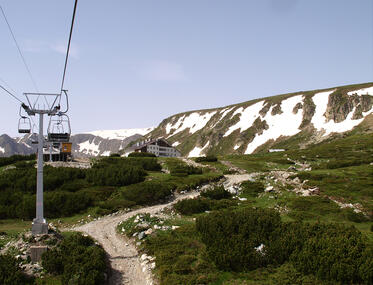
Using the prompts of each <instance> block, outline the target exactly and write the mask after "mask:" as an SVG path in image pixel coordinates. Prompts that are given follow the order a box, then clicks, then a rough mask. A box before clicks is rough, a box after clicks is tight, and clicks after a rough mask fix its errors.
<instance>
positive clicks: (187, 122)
mask: <svg viewBox="0 0 373 285" xmlns="http://www.w3.org/2000/svg"><path fill="white" fill-rule="evenodd" d="M216 112H217V111H213V112H207V113H204V114H200V113H198V112H194V113H191V114H188V115H184V116H182V117H180V118H179V120H178V121H177V122H176V123H174V124H171V123H168V124H167V125H166V133H167V134H170V131H171V129H175V131H174V132H173V133H172V134H170V135H169V136H168V137H170V136H173V135H175V134H177V133H180V132H182V131H184V130H186V129H189V133H190V134H194V133H195V132H197V131H199V130H200V129H202V128H203V127H204V126H206V124H207V123H208V122H209V121H210V119H211V118H212V116H214V115H215V114H216Z"/></svg>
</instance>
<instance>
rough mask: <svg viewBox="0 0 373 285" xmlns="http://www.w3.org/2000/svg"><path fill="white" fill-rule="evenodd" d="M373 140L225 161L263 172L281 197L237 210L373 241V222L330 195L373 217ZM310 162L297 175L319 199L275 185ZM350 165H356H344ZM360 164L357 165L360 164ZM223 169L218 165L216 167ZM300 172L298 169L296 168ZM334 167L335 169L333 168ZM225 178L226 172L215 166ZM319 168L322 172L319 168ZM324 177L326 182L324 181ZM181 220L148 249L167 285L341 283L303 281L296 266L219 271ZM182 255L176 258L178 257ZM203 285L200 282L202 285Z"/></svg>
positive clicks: (258, 199)
mask: <svg viewBox="0 0 373 285" xmlns="http://www.w3.org/2000/svg"><path fill="white" fill-rule="evenodd" d="M372 147H373V135H371V134H366V135H357V134H355V135H353V134H352V136H351V137H346V138H342V139H338V140H334V141H333V140H330V141H328V142H325V143H322V144H319V145H316V146H313V147H312V148H310V149H307V150H293V151H287V152H281V153H262V154H255V155H239V156H238V155H230V156H224V157H220V160H228V161H230V162H232V163H233V164H234V165H236V166H238V167H240V168H243V169H246V170H247V171H248V172H249V173H250V172H261V173H262V175H259V176H258V180H259V181H261V182H262V183H263V184H264V185H268V184H270V185H274V186H275V187H276V189H278V192H277V193H261V194H260V195H258V196H252V195H248V194H242V195H241V197H243V198H246V199H247V200H246V201H241V202H240V205H239V206H238V207H253V206H255V207H260V208H276V209H286V210H285V211H283V212H281V217H282V219H283V220H284V221H292V220H301V221H305V222H310V223H314V222H317V221H320V222H324V223H342V224H345V225H351V226H355V227H356V228H358V229H359V230H360V231H362V233H363V234H364V235H365V236H366V237H367V238H368V240H369V241H370V242H371V243H372V242H373V232H372V231H371V225H372V222H371V219H370V220H367V219H366V220H365V221H356V220H354V219H352V220H351V211H349V210H346V209H341V208H340V207H339V206H338V205H337V204H336V203H335V202H333V201H331V200H330V199H329V198H327V196H333V197H334V198H339V199H341V200H343V199H344V200H345V202H359V203H361V204H362V205H363V206H364V209H365V210H366V212H367V213H370V214H372V213H371V212H370V211H371V209H372V208H371V205H372V204H371V203H372V201H373V199H372V191H371V190H372V189H373V188H372V185H373V175H372V174H373V169H372V167H373V166H372V165H370V163H371V162H372V161H373V159H372ZM287 157H290V158H292V159H295V160H298V161H302V162H307V163H309V164H310V165H311V167H312V169H313V170H311V171H305V172H297V175H296V176H298V177H299V178H301V179H303V176H304V175H305V174H307V175H308V177H310V178H312V179H309V182H307V184H308V185H310V186H318V187H319V188H320V191H321V195H320V196H311V197H302V196H298V195H296V194H295V193H294V192H292V191H289V190H291V187H286V186H282V185H279V184H276V181H274V180H273V179H271V175H270V174H269V173H270V171H272V170H284V169H287V168H288V167H289V166H295V165H294V164H292V163H291V162H289V161H288V160H287V159H286V158H287ZM345 164H353V165H351V166H344V165H345ZM355 164H356V165H355ZM217 165H219V163H216V164H215V165H214V166H217ZM295 167H297V166H295ZM330 167H333V168H330ZM216 168H217V169H218V171H220V172H221V173H222V172H223V171H226V169H225V167H220V166H218V167H216ZM316 168H317V169H316ZM320 174H321V175H323V179H320V178H319V177H320ZM198 215H201V214H197V215H192V216H190V217H185V216H181V217H180V219H181V220H183V221H184V220H187V221H188V223H184V225H183V226H182V227H181V228H179V229H178V230H175V231H168V232H161V233H158V234H157V235H156V236H155V237H154V238H153V237H152V238H149V240H148V241H147V242H146V243H145V245H143V250H145V251H147V252H148V253H150V254H151V255H153V256H156V257H157V268H156V270H155V273H156V275H157V276H158V278H160V280H162V281H163V283H164V284H225V285H233V284H250V285H251V284H252V285H254V284H255V285H264V284H324V285H326V284H337V283H333V282H325V281H320V280H317V279H316V278H315V277H314V276H304V275H302V274H300V273H299V272H297V271H296V270H295V269H294V268H293V267H292V265H291V264H289V263H285V264H284V265H282V266H280V267H278V268H273V267H268V268H261V269H257V270H254V271H251V272H246V273H232V272H222V271H219V270H218V269H217V268H216V267H215V266H214V264H213V263H212V262H211V261H209V259H208V256H207V253H206V249H205V246H204V244H203V243H202V242H201V240H200V237H199V235H198V233H197V232H196V230H195V227H194V222H193V219H192V218H193V217H197V216H198ZM173 223H174V224H175V223H176V222H175V221H173ZM175 253H177V254H175ZM198 282H200V283H198Z"/></svg>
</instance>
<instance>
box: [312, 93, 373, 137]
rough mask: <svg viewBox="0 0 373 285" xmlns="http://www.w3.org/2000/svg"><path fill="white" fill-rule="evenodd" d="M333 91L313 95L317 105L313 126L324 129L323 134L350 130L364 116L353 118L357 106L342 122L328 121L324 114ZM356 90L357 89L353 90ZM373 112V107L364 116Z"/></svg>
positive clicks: (319, 129)
mask: <svg viewBox="0 0 373 285" xmlns="http://www.w3.org/2000/svg"><path fill="white" fill-rule="evenodd" d="M333 92H334V90H333V91H326V92H320V93H317V94H315V95H314V96H313V97H312V100H313V102H314V103H315V105H316V110H315V114H314V115H313V118H312V120H311V123H312V124H313V126H314V127H315V128H316V129H317V130H318V131H321V130H324V131H325V132H324V134H323V136H326V135H329V134H330V133H334V132H337V133H342V132H346V131H349V130H352V129H353V128H354V127H356V126H357V125H359V124H360V123H361V122H362V121H363V120H364V118H361V119H357V120H353V119H352V116H353V114H354V112H355V108H354V109H353V110H352V111H351V112H350V113H349V114H348V115H347V117H346V119H345V120H344V121H342V122H339V123H336V122H334V120H330V121H328V122H327V121H326V118H325V116H324V114H325V112H326V109H327V107H328V101H329V95H330V94H331V93H333ZM353 92H355V91H353ZM372 112H373V109H371V110H369V111H367V112H363V117H365V116H367V115H369V114H370V113H372Z"/></svg>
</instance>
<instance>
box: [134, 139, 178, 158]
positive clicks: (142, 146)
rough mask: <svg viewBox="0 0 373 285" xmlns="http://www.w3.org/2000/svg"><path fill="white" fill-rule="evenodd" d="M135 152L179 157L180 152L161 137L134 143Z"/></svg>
mask: <svg viewBox="0 0 373 285" xmlns="http://www.w3.org/2000/svg"><path fill="white" fill-rule="evenodd" d="M134 151H135V152H149V153H153V154H155V155H156V156H161V157H179V156H181V153H180V151H179V150H178V149H176V148H175V147H173V146H172V145H171V144H170V143H169V142H168V141H166V140H165V139H163V138H159V139H148V140H145V141H142V142H138V143H136V145H135V150H134Z"/></svg>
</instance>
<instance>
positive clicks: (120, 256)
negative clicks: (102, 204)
mask: <svg viewBox="0 0 373 285" xmlns="http://www.w3.org/2000/svg"><path fill="white" fill-rule="evenodd" d="M198 195H199V193H198V192H190V193H187V194H185V195H179V196H178V197H176V199H175V200H173V201H172V202H170V203H167V204H162V205H156V206H151V207H146V208H142V209H138V210H135V211H131V212H128V213H124V214H119V215H116V216H106V217H103V218H101V219H100V220H96V221H92V222H90V223H88V224H85V225H82V226H79V227H75V228H72V229H71V230H73V231H79V232H83V233H86V234H88V235H89V236H91V237H93V238H94V239H95V240H97V241H98V242H99V243H100V244H101V245H102V246H103V248H104V249H105V251H106V253H107V254H108V256H109V260H110V264H111V268H112V274H111V276H110V277H109V284H112V285H114V284H115V285H118V284H129V285H150V284H153V280H152V275H151V272H148V271H146V270H145V272H143V271H142V267H141V261H140V259H139V256H138V252H137V250H136V246H135V244H134V243H133V241H131V240H129V239H128V238H126V237H124V236H122V235H119V234H118V233H117V232H116V226H117V225H118V223H119V222H121V221H123V220H126V219H129V218H131V217H132V216H134V215H137V214H139V213H150V214H155V213H156V212H158V211H160V210H162V209H164V208H166V207H168V206H170V205H172V204H174V203H176V202H177V201H179V200H182V199H186V198H193V197H196V196H198Z"/></svg>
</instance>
